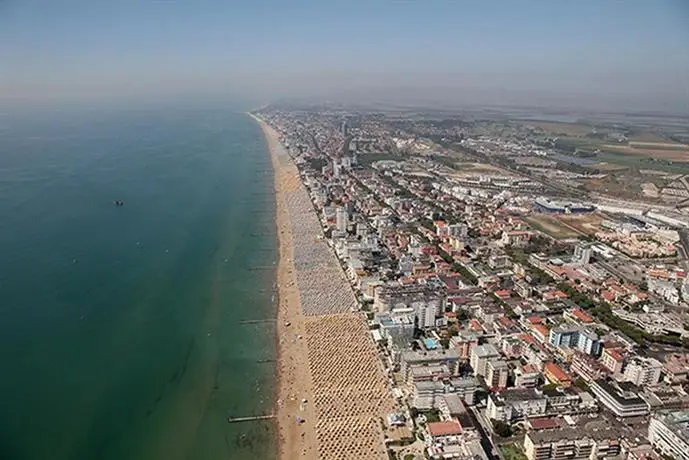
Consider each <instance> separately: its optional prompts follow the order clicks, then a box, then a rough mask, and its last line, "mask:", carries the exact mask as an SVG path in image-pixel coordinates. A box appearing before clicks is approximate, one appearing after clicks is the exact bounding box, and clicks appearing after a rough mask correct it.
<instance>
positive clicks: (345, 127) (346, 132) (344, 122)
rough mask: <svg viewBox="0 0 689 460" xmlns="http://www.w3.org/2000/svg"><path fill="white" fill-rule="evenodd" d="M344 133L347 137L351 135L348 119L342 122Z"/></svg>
mask: <svg viewBox="0 0 689 460" xmlns="http://www.w3.org/2000/svg"><path fill="white" fill-rule="evenodd" d="M341 131H342V135H343V136H344V137H347V136H348V135H349V126H347V120H345V121H343V122H342V129H341Z"/></svg>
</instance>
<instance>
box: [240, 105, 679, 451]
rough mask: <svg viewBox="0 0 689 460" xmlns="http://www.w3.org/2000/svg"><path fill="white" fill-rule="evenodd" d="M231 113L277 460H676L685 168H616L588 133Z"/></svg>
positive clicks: (616, 137) (623, 139) (385, 117)
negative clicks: (273, 249) (245, 145)
mask: <svg viewBox="0 0 689 460" xmlns="http://www.w3.org/2000/svg"><path fill="white" fill-rule="evenodd" d="M253 116H254V117H255V118H256V119H257V120H258V121H259V123H261V125H262V127H263V129H264V133H265V134H266V138H267V139H268V143H269V146H270V148H271V152H272V153H273V161H274V165H275V169H276V187H277V189H278V209H279V212H278V222H279V223H278V227H279V233H280V248H281V250H280V264H281V265H280V267H281V268H280V269H281V270H283V269H284V273H283V275H284V276H282V277H281V276H279V277H278V282H279V283H280V287H279V297H280V299H279V302H280V309H279V312H278V322H279V325H278V333H279V336H280V345H279V355H280V358H279V360H280V362H281V363H282V365H281V366H286V367H281V370H280V372H281V376H280V380H281V381H280V383H279V386H280V388H279V389H278V403H277V406H278V409H277V410H278V424H279V436H280V437H281V443H282V445H283V448H284V449H283V454H282V456H283V457H284V458H324V459H350V458H352V459H354V458H357V459H358V458H361V459H364V458H366V459H368V458H381V459H385V458H388V459H400V460H402V459H403V460H413V459H425V458H432V459H464V460H469V459H472V460H495V459H501V460H503V459H504V460H521V459H528V460H546V459H602V458H606V459H631V460H641V459H664V458H673V459H689V277H688V276H687V270H688V269H689V265H688V260H687V257H688V254H689V246H688V245H689V215H687V214H686V212H687V211H688V209H687V206H686V205H687V204H689V181H687V177H689V176H687V175H685V174H684V173H683V172H682V168H684V167H685V163H679V162H672V161H670V160H667V161H669V163H667V162H660V163H659V162H646V161H645V160H644V161H643V163H640V165H632V166H630V165H629V164H626V166H624V167H622V166H620V165H619V164H617V163H615V161H614V158H613V157H612V156H611V155H612V154H605V153H602V152H601V151H600V148H599V147H597V146H598V145H609V143H610V144H612V143H617V144H616V147H617V148H621V147H620V146H629V145H630V144H629V142H630V141H629V139H630V138H631V137H632V136H634V135H638V130H639V128H638V127H634V129H636V131H634V129H631V128H629V129H626V130H625V129H624V128H623V127H622V128H621V127H620V126H619V124H615V123H611V122H606V121H599V122H598V124H597V125H595V126H593V127H591V126H588V127H586V128H585V130H584V131H583V132H584V134H582V135H581V136H580V137H579V139H586V142H587V144H586V145H587V146H588V145H591V142H593V141H591V139H593V140H594V141H595V142H598V143H599V144H596V145H595V146H594V147H593V148H592V149H587V148H586V147H585V146H583V144H577V147H576V148H574V149H570V147H571V145H572V144H571V142H570V144H566V143H565V144H563V143H562V137H563V136H559V135H558V133H559V131H565V130H566V129H570V131H572V132H573V128H571V127H570V128H567V125H566V124H564V123H563V124H562V126H556V127H555V128H553V125H555V123H549V124H548V123H542V124H540V126H539V125H537V124H536V125H535V124H534V123H529V122H517V123H514V122H510V123H504V122H496V121H493V120H491V121H489V122H486V121H482V120H477V119H476V117H474V119H473V120H470V121H467V119H466V118H459V117H457V118H452V117H447V116H442V117H438V116H435V117H433V116H430V115H428V114H415V116H409V115H408V114H406V115H400V114H385V113H382V112H364V111H356V112H354V111H347V110H344V109H341V108H324V107H316V108H303V107H296V108H295V107H266V108H263V109H260V110H257V111H255V112H254V113H253ZM578 129H583V128H581V127H580V126H579V127H578ZM664 132H665V133H666V134H667V135H668V136H670V137H672V136H674V137H672V138H673V139H680V140H684V138H682V136H683V134H682V133H677V132H670V133H669V134H668V133H667V131H664ZM591 133H593V134H592V135H591ZM635 133H636V134H635ZM654 133H655V135H656V136H658V131H657V130H656V131H654ZM571 137H572V138H574V137H575V135H572V136H571ZM572 142H574V141H572ZM639 142H641V141H639ZM650 143H651V142H648V144H650ZM677 145H678V146H680V145H684V144H680V143H678V144H677ZM629 148H636V147H634V146H630V147H629ZM679 148H680V147H677V149H679ZM568 149H570V150H568ZM677 149H675V150H672V151H676V150H677ZM568 152H569V153H568ZM606 155H607V156H606ZM603 160H604V161H603ZM658 165H660V166H658ZM687 174H689V170H687ZM280 216H282V217H280ZM281 219H282V220H281ZM295 305H296V306H298V308H297V309H295V308H296V307H295ZM285 446H286V447H285Z"/></svg>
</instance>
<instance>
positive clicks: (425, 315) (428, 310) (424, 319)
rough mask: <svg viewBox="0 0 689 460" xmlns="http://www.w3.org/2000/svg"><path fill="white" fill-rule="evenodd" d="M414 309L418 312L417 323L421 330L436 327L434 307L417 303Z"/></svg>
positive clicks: (414, 304)
mask: <svg viewBox="0 0 689 460" xmlns="http://www.w3.org/2000/svg"><path fill="white" fill-rule="evenodd" d="M412 307H413V308H414V310H415V311H416V321H417V324H418V327H419V329H429V328H432V327H435V316H436V315H435V314H436V308H435V306H434V305H427V304H425V303H421V302H415V303H413V304H412Z"/></svg>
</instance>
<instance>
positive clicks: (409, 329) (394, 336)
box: [374, 308, 415, 349]
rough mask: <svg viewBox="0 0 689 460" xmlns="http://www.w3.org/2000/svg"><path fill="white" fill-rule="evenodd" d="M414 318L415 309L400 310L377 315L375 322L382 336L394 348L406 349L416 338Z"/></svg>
mask: <svg viewBox="0 0 689 460" xmlns="http://www.w3.org/2000/svg"><path fill="white" fill-rule="evenodd" d="M414 318H415V313H414V310H413V309H411V308H400V309H395V310H392V311H390V312H388V313H378V314H376V315H375V317H374V322H375V323H376V324H378V325H379V327H380V335H381V336H382V337H383V338H384V339H386V340H387V341H388V343H389V344H390V345H391V346H392V347H396V348H400V349H404V348H406V347H407V346H408V345H409V343H410V342H411V341H412V340H413V338H414Z"/></svg>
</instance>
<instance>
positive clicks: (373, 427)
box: [254, 117, 395, 460]
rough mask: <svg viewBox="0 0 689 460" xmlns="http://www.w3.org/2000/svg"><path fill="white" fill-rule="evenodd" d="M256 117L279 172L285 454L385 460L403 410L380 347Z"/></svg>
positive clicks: (272, 135) (275, 139)
mask: <svg viewBox="0 0 689 460" xmlns="http://www.w3.org/2000/svg"><path fill="white" fill-rule="evenodd" d="M254 118H255V119H256V121H257V122H258V123H259V124H260V126H261V128H262V130H263V133H264V135H265V137H266V141H267V143H268V147H269V149H270V153H271V158H272V162H273V167H274V170H275V190H276V203H277V227H278V238H279V244H278V247H279V263H278V274H277V283H278V302H279V306H278V313H277V317H278V320H277V335H278V367H277V372H278V382H277V390H276V392H277V394H276V414H277V418H276V420H277V426H278V438H279V439H278V454H279V458H281V459H283V460H287V459H295V458H304V459H326V460H328V459H343V458H346V459H381V460H382V459H386V458H387V454H386V452H385V448H384V436H383V428H382V421H383V420H384V419H385V417H386V416H387V414H388V413H390V412H391V411H393V410H394V408H395V406H394V401H393V399H392V396H391V395H390V392H389V389H388V387H387V381H386V379H385V377H384V374H383V367H382V364H381V362H380V359H379V357H378V355H377V351H376V347H375V344H374V343H373V341H372V339H371V336H370V334H369V331H368V328H367V327H366V323H365V319H364V317H363V316H362V315H361V313H359V312H357V308H356V299H355V297H354V294H353V292H352V289H351V286H350V285H349V283H348V281H347V279H346V277H345V275H344V273H343V271H342V269H341V268H340V266H339V264H338V261H337V259H336V256H335V254H334V253H333V252H332V251H331V250H330V248H329V247H328V245H327V243H326V242H325V241H324V239H323V232H322V229H321V226H320V222H319V221H318V218H317V216H316V214H315V210H314V209H313V205H312V204H311V200H310V198H309V196H308V193H307V192H306V189H305V187H304V185H303V184H302V183H301V180H300V177H299V172H298V170H297V168H296V166H295V165H294V163H293V161H292V159H291V158H290V157H289V155H288V154H287V152H286V151H285V149H284V147H283V146H282V144H281V143H280V136H279V134H278V133H277V132H276V131H275V130H274V129H273V128H272V127H270V126H269V125H268V124H267V123H265V122H264V121H262V120H260V119H258V118H256V117H254Z"/></svg>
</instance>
